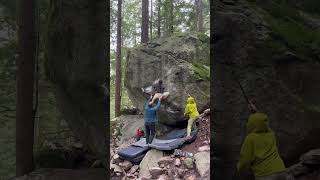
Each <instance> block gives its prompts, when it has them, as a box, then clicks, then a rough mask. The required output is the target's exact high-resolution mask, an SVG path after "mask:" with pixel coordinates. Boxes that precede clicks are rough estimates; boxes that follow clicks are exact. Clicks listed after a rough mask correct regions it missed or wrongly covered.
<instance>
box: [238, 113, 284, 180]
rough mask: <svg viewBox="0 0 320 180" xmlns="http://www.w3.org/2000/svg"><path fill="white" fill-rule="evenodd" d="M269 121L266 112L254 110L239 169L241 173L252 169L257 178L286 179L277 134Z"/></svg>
mask: <svg viewBox="0 0 320 180" xmlns="http://www.w3.org/2000/svg"><path fill="white" fill-rule="evenodd" d="M268 123H269V119H268V116H267V115H266V114H265V113H261V112H254V113H252V114H251V115H250V116H249V119H248V122H247V124H246V128H247V136H246V138H245V140H244V142H243V144H242V147H241V152H240V159H239V162H238V164H237V170H238V172H239V173H242V172H245V171H249V170H251V171H252V172H253V174H254V176H255V179H256V180H286V179H288V177H287V175H285V174H284V171H285V170H286V168H285V165H284V163H283V161H282V159H281V157H280V155H279V152H278V147H277V142H276V136H275V134H274V132H273V131H272V130H271V129H270V127H269V125H268Z"/></svg>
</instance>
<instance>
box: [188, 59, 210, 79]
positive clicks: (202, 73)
mask: <svg viewBox="0 0 320 180" xmlns="http://www.w3.org/2000/svg"><path fill="white" fill-rule="evenodd" d="M192 70H193V72H194V73H195V75H196V77H197V78H199V79H204V80H210V67H209V66H206V65H203V64H199V63H193V64H192Z"/></svg>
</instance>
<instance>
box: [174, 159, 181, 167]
mask: <svg viewBox="0 0 320 180" xmlns="http://www.w3.org/2000/svg"><path fill="white" fill-rule="evenodd" d="M174 165H176V166H180V165H181V161H180V159H179V158H177V159H176V160H175V162H174Z"/></svg>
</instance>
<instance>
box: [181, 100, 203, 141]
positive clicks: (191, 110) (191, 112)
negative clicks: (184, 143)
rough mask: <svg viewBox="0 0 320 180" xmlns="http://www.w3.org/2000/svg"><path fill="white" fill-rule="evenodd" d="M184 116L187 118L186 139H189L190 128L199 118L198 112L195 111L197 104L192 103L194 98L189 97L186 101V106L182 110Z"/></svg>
mask: <svg viewBox="0 0 320 180" xmlns="http://www.w3.org/2000/svg"><path fill="white" fill-rule="evenodd" d="M184 116H187V117H188V118H189V120H188V127H187V137H186V139H190V138H191V136H190V133H191V128H192V126H193V123H194V121H195V120H196V119H197V118H198V117H199V112H198V109H197V104H196V102H195V101H194V98H193V97H191V96H190V95H189V97H188V99H187V105H186V107H185V110H184Z"/></svg>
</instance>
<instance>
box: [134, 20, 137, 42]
mask: <svg viewBox="0 0 320 180" xmlns="http://www.w3.org/2000/svg"><path fill="white" fill-rule="evenodd" d="M134 45H137V21H134Z"/></svg>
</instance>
